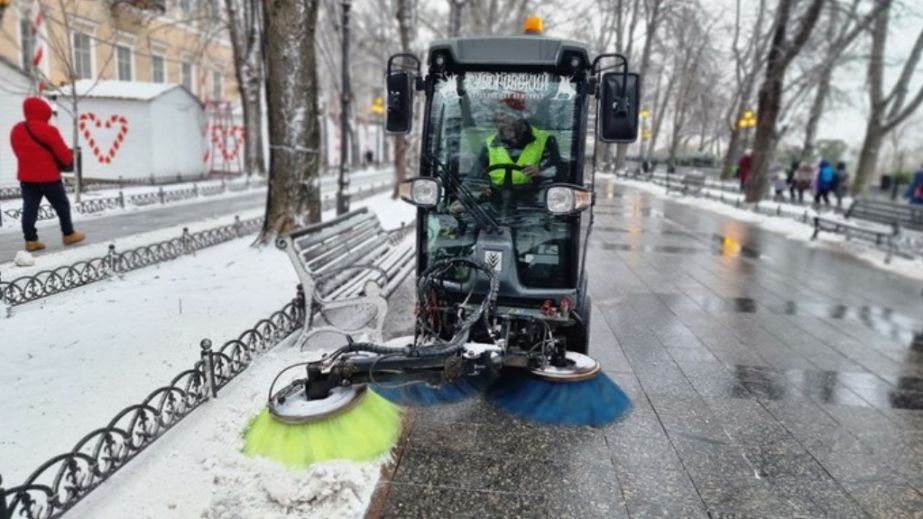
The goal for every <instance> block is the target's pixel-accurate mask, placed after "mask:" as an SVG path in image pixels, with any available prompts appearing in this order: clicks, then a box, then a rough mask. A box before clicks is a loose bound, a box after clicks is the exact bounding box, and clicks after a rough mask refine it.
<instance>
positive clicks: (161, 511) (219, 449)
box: [74, 339, 390, 519]
mask: <svg viewBox="0 0 923 519" xmlns="http://www.w3.org/2000/svg"><path fill="white" fill-rule="evenodd" d="M333 345H334V344H333V342H332V340H331V339H328V341H326V342H325V343H324V345H323V346H320V348H319V349H318V350H315V351H313V352H312V353H311V354H304V353H301V352H299V351H297V349H296V348H294V347H293V346H292V345H290V344H283V345H281V346H278V347H277V348H276V349H275V350H273V351H270V352H269V353H267V354H265V355H264V356H262V357H260V358H259V359H258V360H257V361H256V362H255V363H254V364H253V365H251V367H250V368H248V369H247V370H246V371H244V373H243V374H241V375H240V376H239V377H238V378H237V379H235V380H233V381H232V382H231V383H230V384H229V385H228V386H226V387H225V388H224V389H223V390H222V391H221V392H220V393H219V394H218V398H217V399H216V400H213V401H211V402H207V403H205V404H204V405H203V406H202V407H200V408H199V409H197V410H196V411H194V412H193V413H192V414H191V415H190V416H189V417H187V418H186V419H185V420H184V421H182V422H181V423H180V424H178V425H177V426H176V427H175V428H174V429H172V430H171V431H169V432H168V433H166V434H165V435H164V436H163V437H162V438H161V439H160V440H158V441H157V443H156V444H154V445H153V446H151V447H150V449H149V451H148V452H145V453H143V454H141V455H140V456H139V457H138V458H137V459H136V460H134V461H132V462H131V463H129V464H128V466H126V467H125V468H124V469H123V471H122V472H120V473H119V474H117V475H116V476H114V477H113V478H112V479H111V480H110V481H107V482H106V483H105V484H104V487H103V488H101V489H99V490H98V491H96V492H94V493H92V494H90V496H89V497H88V498H87V499H86V501H84V502H83V503H81V504H80V505H79V506H78V508H76V509H75V510H74V513H75V514H76V515H78V516H81V517H94V518H100V519H107V518H113V519H116V518H119V519H120V518H123V517H139V516H140V517H157V518H165V519H169V518H177V519H179V518H186V517H204V518H209V519H232V518H235V519H237V518H240V519H244V518H247V519H249V518H253V519H256V518H260V519H263V518H268V519H276V518H279V519H281V518H291V517H324V518H358V517H362V516H363V515H364V513H365V510H366V508H367V506H368V503H369V500H370V499H371V496H372V493H373V492H374V489H375V485H376V483H377V481H378V477H379V474H380V473H381V468H382V466H383V464H385V463H387V462H388V461H390V457H389V456H388V455H384V456H382V457H381V458H380V459H377V460H374V461H371V462H366V463H359V462H352V461H344V460H337V461H329V462H324V463H319V464H315V465H312V466H311V467H309V468H308V469H305V470H294V469H288V468H285V467H283V466H281V465H279V464H277V463H274V462H271V461H269V460H266V459H263V458H254V457H248V456H245V455H244V454H242V453H241V448H242V447H243V439H242V436H241V433H242V431H244V430H245V429H246V427H247V425H248V423H249V421H250V420H251V419H252V417H253V416H255V415H256V414H258V413H259V412H260V411H261V410H262V409H263V406H264V405H265V399H266V390H267V386H268V384H269V381H271V380H272V378H273V377H274V376H275V374H276V373H277V372H278V371H279V370H281V369H282V368H284V367H285V366H287V365H289V364H291V363H294V362H303V361H306V360H311V359H314V358H318V357H319V353H320V350H321V349H326V348H327V347H329V346H333ZM139 512H141V513H140V514H139Z"/></svg>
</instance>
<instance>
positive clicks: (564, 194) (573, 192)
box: [545, 184, 593, 216]
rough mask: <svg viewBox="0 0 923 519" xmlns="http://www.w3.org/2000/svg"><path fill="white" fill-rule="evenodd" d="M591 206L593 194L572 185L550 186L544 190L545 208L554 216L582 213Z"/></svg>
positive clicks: (583, 188)
mask: <svg viewBox="0 0 923 519" xmlns="http://www.w3.org/2000/svg"><path fill="white" fill-rule="evenodd" d="M592 204H593V192H592V191H590V190H589V189H587V188H585V187H582V186H575V185H573V184H552V185H550V186H548V188H546V189H545V206H546V207H547V208H548V212H549V213H551V214H553V215H556V216H567V215H572V214H577V213H580V212H582V211H583V210H584V209H586V208H588V207H590V205H592Z"/></svg>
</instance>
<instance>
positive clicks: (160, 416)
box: [0, 286, 305, 519]
mask: <svg viewBox="0 0 923 519" xmlns="http://www.w3.org/2000/svg"><path fill="white" fill-rule="evenodd" d="M304 316H305V299H304V292H303V291H302V290H301V287H300V286H299V290H298V293H297V295H296V297H295V299H293V300H292V302H290V303H289V304H287V305H285V306H284V307H283V308H282V309H281V310H279V311H277V312H275V313H273V314H272V315H271V316H269V318H267V319H262V320H260V321H259V322H257V323H256V325H255V326H254V327H253V328H250V329H249V330H246V331H244V332H243V333H241V334H240V335H239V336H238V337H237V338H236V339H234V340H231V341H228V342H226V343H224V344H223V345H222V346H221V347H220V348H219V349H218V351H214V350H213V349H212V343H211V341H210V340H208V339H205V340H203V341H202V342H201V355H200V358H199V359H198V360H197V361H196V362H195V363H194V364H193V365H192V367H191V368H190V369H187V370H185V371H183V372H181V373H179V374H178V375H176V376H175V377H173V379H172V380H171V381H170V383H169V384H167V385H166V386H162V387H159V388H157V389H155V390H154V391H152V392H151V393H150V394H149V395H148V396H147V398H145V399H144V400H143V401H142V402H141V403H140V404H135V405H131V406H128V407H126V408H125V409H123V410H121V411H120V412H118V413H117V414H116V415H115V417H113V418H112V420H110V421H109V423H108V424H106V426H105V427H101V428H99V429H96V430H94V431H92V432H90V433H89V434H87V435H86V436H84V437H83V439H81V440H80V441H79V442H77V444H76V445H74V447H73V448H72V449H71V450H70V451H69V452H66V453H64V454H59V455H57V456H54V457H53V458H51V459H50V460H48V461H46V462H45V463H43V464H42V465H41V466H39V468H38V469H36V470H35V471H33V472H32V474H31V475H30V476H29V477H28V478H26V480H25V482H24V483H22V484H20V485H17V486H14V487H11V488H6V489H4V488H2V485H3V480H2V478H0V519H14V518H15V519H50V518H54V517H60V516H61V515H62V514H64V513H65V512H67V511H68V510H70V509H71V508H73V507H74V506H75V505H76V504H77V503H79V502H80V501H81V500H82V499H83V498H84V497H86V496H87V495H88V494H89V493H90V492H92V491H93V490H94V489H96V488H97V487H99V486H100V485H101V484H102V483H104V482H105V481H106V480H108V479H109V478H110V477H112V475H113V474H115V473H116V472H117V471H118V470H119V469H121V468H122V467H124V466H125V465H126V464H127V463H128V462H129V461H131V460H132V459H133V458H134V457H135V456H137V455H138V454H139V453H141V452H142V451H143V450H144V449H146V448H147V447H149V446H150V445H151V444H152V443H154V442H155V441H156V440H157V439H158V438H160V437H161V436H163V435H164V434H165V433H166V432H167V431H169V430H170V429H172V428H173V427H174V426H175V425H176V424H177V423H179V422H180V421H181V420H182V419H183V418H185V417H187V416H189V414H190V413H192V412H193V411H194V410H196V409H197V408H199V407H200V406H201V405H203V404H204V403H206V402H207V401H208V400H210V399H212V398H214V397H216V396H217V395H218V390H219V389H221V388H223V387H224V386H226V385H227V384H228V383H229V382H230V381H231V380H233V379H234V378H235V377H237V376H238V375H240V374H241V373H242V372H243V371H244V370H245V369H247V367H248V366H250V364H251V363H252V362H253V360H254V359H255V358H256V357H257V356H258V355H259V354H261V353H263V352H265V351H267V350H269V349H270V348H272V347H274V346H276V345H277V344H279V343H281V342H282V341H283V340H285V339H286V338H287V337H288V336H289V335H291V334H292V332H294V331H296V330H298V329H299V328H301V327H302V326H304V322H305V318H304Z"/></svg>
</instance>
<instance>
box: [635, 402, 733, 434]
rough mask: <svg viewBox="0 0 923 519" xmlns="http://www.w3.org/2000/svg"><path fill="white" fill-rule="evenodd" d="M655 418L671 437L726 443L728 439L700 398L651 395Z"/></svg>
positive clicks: (718, 422)
mask: <svg viewBox="0 0 923 519" xmlns="http://www.w3.org/2000/svg"><path fill="white" fill-rule="evenodd" d="M651 399H652V405H653V407H654V411H656V413H657V417H658V418H659V419H660V421H661V423H663V425H664V428H665V429H666V430H667V433H668V434H669V435H671V436H681V437H684V438H691V439H698V440H702V441H708V442H713V443H721V444H723V443H728V442H729V441H730V437H729V436H728V434H727V432H726V431H725V430H724V429H722V427H721V423H720V421H719V420H718V418H717V417H716V416H715V415H714V413H713V412H712V411H711V409H709V407H708V405H707V404H706V403H705V401H703V400H702V399H700V398H688V397H674V396H669V395H651Z"/></svg>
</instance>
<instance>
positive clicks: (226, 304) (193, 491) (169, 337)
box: [0, 193, 415, 518]
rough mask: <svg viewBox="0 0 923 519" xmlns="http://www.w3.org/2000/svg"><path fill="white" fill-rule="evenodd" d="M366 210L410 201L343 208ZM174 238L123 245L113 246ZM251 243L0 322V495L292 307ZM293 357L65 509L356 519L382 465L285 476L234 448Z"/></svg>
mask: <svg viewBox="0 0 923 519" xmlns="http://www.w3.org/2000/svg"><path fill="white" fill-rule="evenodd" d="M363 205H365V206H368V207H369V208H370V209H371V210H372V211H374V212H376V213H377V214H378V215H379V218H380V219H381V221H382V225H383V226H384V227H385V228H395V227H398V226H400V225H401V223H402V222H403V223H408V224H410V223H412V222H413V220H414V217H415V209H414V208H413V207H412V206H410V205H408V204H404V203H402V202H398V201H394V200H391V199H390V193H385V194H381V195H377V196H374V197H371V198H369V199H367V200H364V201H361V202H356V203H354V204H353V206H354V207H360V206H363ZM242 216H250V215H242ZM332 216H333V214H332V211H327V212H325V214H324V218H325V219H327V218H331V217H332ZM217 223H219V222H214V223H212V222H200V223H199V224H197V225H195V226H191V230H195V229H197V228H205V227H210V226H213V225H215V224H217ZM221 223H223V222H221ZM175 231H176V229H168V230H162V231H157V233H163V236H150V235H153V234H157V233H149V234H150V235H149V236H146V237H133V238H131V239H130V240H125V242H124V243H120V244H119V247H120V248H122V246H124V247H129V246H132V244H131V243H130V242H134V241H141V242H144V243H147V242H148V241H156V239H160V238H165V237H169V236H172V234H170V233H171V232H175ZM250 245H251V240H248V239H242V240H235V241H232V242H229V243H225V244H222V245H218V246H215V247H213V248H210V249H206V250H203V251H200V252H199V253H198V254H197V255H196V256H186V257H183V258H180V259H177V260H175V261H171V262H167V263H164V264H161V265H160V266H154V267H149V268H145V269H141V270H138V271H135V272H131V273H129V274H127V275H125V276H124V278H123V279H118V278H114V279H112V280H108V281H102V282H99V283H95V284H92V285H89V286H86V287H81V288H77V289H74V290H72V291H69V292H66V293H62V294H59V295H56V296H53V297H50V298H47V299H44V300H40V301H37V302H32V303H28V304H25V305H22V306H18V307H16V308H15V309H14V311H13V316H12V317H11V318H9V319H5V320H0V330H2V331H0V343H2V347H0V364H2V365H3V366H4V368H5V369H4V370H0V387H2V388H3V389H4V395H5V398H4V399H3V400H2V401H0V416H3V420H2V423H3V426H2V427H0V475H2V476H3V478H4V486H6V487H9V486H13V485H16V484H18V483H20V482H22V481H24V480H25V479H26V478H27V477H28V476H29V474H30V473H31V471H32V470H34V469H36V468H37V467H38V466H39V465H40V464H41V463H42V462H44V461H45V460H47V459H49V458H51V457H52V456H53V455H55V454H59V453H62V452H66V451H68V450H69V449H70V448H71V447H72V446H73V445H74V444H75V443H76V442H77V441H78V440H79V439H80V438H82V437H83V436H84V435H85V434H87V433H88V432H90V431H91V430H93V429H96V428H97V427H101V426H103V425H105V424H106V423H107V422H108V421H109V420H110V419H111V418H112V417H113V416H114V415H115V414H116V413H117V412H118V411H119V410H121V409H122V408H124V407H126V406H128V405H131V404H135V403H138V402H141V401H142V400H143V399H144V398H145V397H146V396H147V395H148V394H149V393H150V392H151V391H152V390H154V389H155V388H157V387H160V386H163V385H165V384H167V383H168V382H169V381H170V379H171V378H172V377H173V376H175V375H176V374H178V373H179V372H180V371H182V370H183V369H188V368H190V367H191V366H192V365H193V364H194V362H195V361H196V359H197V358H198V356H199V351H200V350H199V343H200V341H201V340H202V339H203V338H206V337H207V338H209V339H211V340H212V341H213V343H214V344H215V346H216V347H218V346H220V345H221V344H223V343H224V342H225V341H227V340H230V339H233V338H236V337H237V336H238V335H239V334H240V333H241V332H243V331H244V330H245V329H247V328H249V327H251V326H253V325H254V324H255V323H256V322H257V321H258V320H259V319H261V318H264V317H267V316H268V315H269V314H271V313H272V312H273V311H275V310H278V309H280V308H281V307H282V306H283V305H285V304H286V303H287V302H289V301H290V300H291V298H292V297H294V294H295V292H294V290H295V284H296V283H297V280H296V276H295V274H294V271H293V269H292V267H291V265H290V262H289V260H288V258H287V257H286V256H285V254H284V253H283V252H281V251H279V250H277V249H275V248H274V247H265V248H261V249H257V248H253V247H251V246H250ZM101 246H102V244H101ZM77 252H78V251H73V254H77ZM95 252H100V251H95ZM102 252H105V251H104V250H103V251H102ZM63 254H64V253H61V254H56V255H55V256H56V257H57V258H58V259H60V258H61V257H62V256H63ZM85 254H92V253H91V252H90V251H87V252H86V253H85ZM68 260H73V257H68ZM56 264H59V262H57V261H56ZM18 270H20V271H23V272H25V270H24V269H18ZM331 346H332V344H331ZM295 360H304V355H303V354H301V353H299V352H297V351H294V350H293V349H292V348H287V347H286V346H285V345H282V346H280V347H277V349H276V350H275V351H273V352H271V353H269V354H267V355H266V356H264V357H261V358H259V359H257V360H256V361H255V363H254V364H253V365H252V366H251V367H250V368H249V369H248V370H247V372H245V373H244V374H243V375H241V376H240V377H239V378H238V379H235V380H234V381H233V382H231V384H230V385H229V386H227V387H226V388H225V389H223V390H222V392H221V394H220V395H219V399H218V400H217V401H215V402H209V403H207V404H206V405H205V406H203V407H202V408H201V409H199V410H196V411H195V412H194V413H193V414H192V415H191V416H190V417H189V418H187V419H186V420H185V421H184V422H183V423H181V424H179V425H178V426H177V427H176V428H175V429H174V430H171V431H170V432H168V433H167V434H166V436H165V437H164V438H163V439H161V440H159V441H158V442H157V443H155V444H154V445H153V446H152V447H151V448H150V449H149V451H147V452H145V453H143V454H142V455H141V456H140V457H139V458H138V459H137V460H133V461H132V462H130V463H129V465H128V466H127V467H126V468H125V469H123V471H122V472H121V473H120V474H118V475H117V476H116V477H115V478H114V481H112V482H107V483H105V484H104V486H103V487H102V488H100V489H99V490H97V491H96V492H94V493H93V494H92V495H91V497H90V498H89V500H88V502H87V503H85V504H81V505H80V506H81V507H84V508H81V509H78V510H75V511H74V512H73V514H75V516H79V517H158V518H162V517H177V518H181V517H198V516H202V514H203V513H206V512H207V514H209V515H206V517H282V516H285V514H287V513H288V514H294V516H295V517H300V516H305V514H308V512H306V511H307V510H310V514H309V515H311V516H318V517H357V516H361V515H362V513H363V512H364V510H365V506H366V504H367V502H368V499H369V497H370V495H371V492H372V489H373V487H374V484H375V482H376V481H377V477H378V473H379V468H380V465H381V463H382V462H383V460H380V461H378V462H375V463H370V464H355V463H345V462H336V463H328V464H323V465H318V466H317V467H314V468H312V469H311V470H310V471H307V472H297V473H296V472H290V471H287V470H285V469H282V468H279V467H276V466H275V465H273V464H270V463H266V462H264V461H259V460H251V459H248V458H245V457H243V456H242V455H240V454H239V452H238V451H239V435H240V431H241V430H242V429H243V427H244V426H245V425H246V423H247V420H248V419H249V418H250V417H251V416H252V415H253V414H255V413H256V412H257V411H258V410H259V409H260V408H261V406H262V405H263V404H264V399H265V395H266V390H267V384H268V381H269V380H270V379H271V375H272V374H274V373H275V372H276V371H277V370H278V369H279V367H280V366H282V365H283V364H285V363H290V362H293V361H295ZM81 510H85V511H81ZM289 517H291V515H289Z"/></svg>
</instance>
